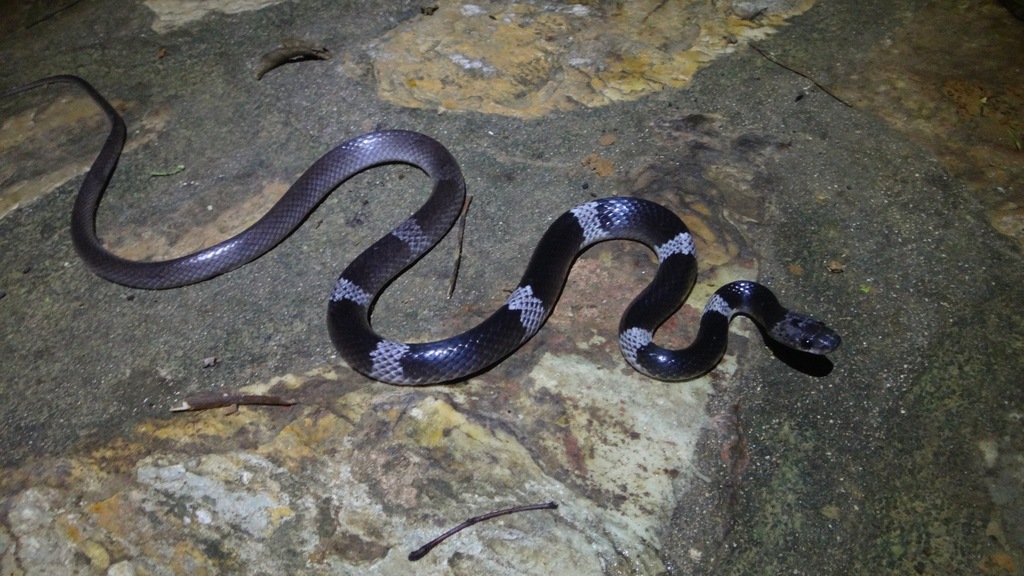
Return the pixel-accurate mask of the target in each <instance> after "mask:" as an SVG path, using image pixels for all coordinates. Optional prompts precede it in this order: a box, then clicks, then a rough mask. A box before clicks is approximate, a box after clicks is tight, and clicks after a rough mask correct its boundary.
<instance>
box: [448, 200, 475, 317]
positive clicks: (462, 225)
mask: <svg viewBox="0 0 1024 576" xmlns="http://www.w3.org/2000/svg"><path fill="white" fill-rule="evenodd" d="M472 203H473V195H472V194H470V195H469V196H466V201H465V202H464V203H463V204H462V214H461V215H460V216H459V235H458V239H457V240H456V243H455V264H454V265H453V267H452V279H451V281H450V282H448V297H449V298H451V297H452V294H454V293H455V282H456V281H458V279H459V266H461V265H462V239H463V238H465V236H466V213H468V212H469V205H470V204H472Z"/></svg>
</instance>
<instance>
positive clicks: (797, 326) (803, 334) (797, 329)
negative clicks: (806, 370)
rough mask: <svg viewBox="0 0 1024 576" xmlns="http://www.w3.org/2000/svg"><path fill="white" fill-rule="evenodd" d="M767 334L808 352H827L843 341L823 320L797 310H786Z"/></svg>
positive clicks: (780, 341) (787, 344)
mask: <svg viewBox="0 0 1024 576" xmlns="http://www.w3.org/2000/svg"><path fill="white" fill-rule="evenodd" d="M768 334H769V335H770V336H771V337H772V338H774V339H775V340H777V341H778V342H779V343H780V344H785V345H786V346H789V347H790V348H793V349H795V350H800V351H801V352H807V353H810V354H828V353H829V352H832V351H834V350H835V349H836V348H839V345H840V344H841V343H842V342H843V339H842V338H840V337H839V334H838V333H836V331H835V330H833V329H831V328H829V327H828V326H826V325H825V323H824V322H821V321H818V320H815V319H814V318H811V317H810V316H807V315H804V314H799V313H797V312H786V315H785V316H783V317H782V319H781V320H779V321H778V322H776V323H775V324H772V325H771V326H770V327H769V328H768Z"/></svg>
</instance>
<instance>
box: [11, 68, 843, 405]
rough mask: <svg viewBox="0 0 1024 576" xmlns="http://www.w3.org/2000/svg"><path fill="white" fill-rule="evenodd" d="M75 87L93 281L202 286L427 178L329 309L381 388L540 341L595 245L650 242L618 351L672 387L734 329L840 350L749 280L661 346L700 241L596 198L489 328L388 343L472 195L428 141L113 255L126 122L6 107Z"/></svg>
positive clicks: (78, 209)
mask: <svg viewBox="0 0 1024 576" xmlns="http://www.w3.org/2000/svg"><path fill="white" fill-rule="evenodd" d="M53 83H70V84H73V85H75V86H77V87H78V88H80V89H81V90H83V91H84V92H85V93H86V94H88V95H89V96H90V97H91V99H92V100H93V101H95V102H96V104H97V105H98V106H99V107H100V108H101V109H102V110H103V112H104V113H105V115H106V116H107V118H108V119H109V121H110V125H111V128H110V133H109V134H108V135H107V139H106V141H105V142H104V144H103V146H102V148H101V149H100V151H99V153H98V154H97V156H96V159H95V160H94V161H93V163H92V165H91V166H90V167H89V169H88V171H87V172H86V174H85V178H84V180H83V181H82V184H81V187H80V189H79V192H78V194H77V196H76V197H75V201H74V207H73V208H72V212H71V227H70V229H71V239H72V244H73V246H74V248H75V251H76V252H77V253H78V255H79V257H80V258H81V260H82V261H83V262H84V263H85V265H86V266H87V267H88V268H89V269H91V270H92V271H93V272H94V273H96V274H97V275H99V276H100V277H102V278H105V279H107V280H109V281H111V282H115V283H117V284H121V285H124V286H128V287H132V288H140V289H153V290H156V289H167V288H175V287H180V286H185V285H189V284H194V283H197V282H202V281H204V280H208V279H210V278H213V277H215V276H218V275H220V274H224V273H226V272H229V271H231V270H234V269H236V268H238V267H240V266H243V265H245V264H248V263H250V262H252V261H253V260H255V259H257V258H259V257H260V256H261V255H263V254H265V253H267V252H268V251H270V250H271V249H273V248H274V247H275V246H277V245H278V244H279V243H281V242H282V241H283V240H284V239H285V238H287V237H288V236H289V235H290V234H291V233H292V232H293V231H294V230H296V229H297V228H298V227H299V226H300V225H301V224H302V222H303V221H305V219H306V218H307V217H308V216H309V214H310V213H311V212H312V211H313V210H314V209H316V207H317V206H318V205H319V204H320V203H321V201H323V199H324V198H325V197H326V196H327V195H328V194H330V193H331V192H332V191H333V190H334V189H335V188H337V187H338V186H339V185H340V184H341V183H342V182H344V181H345V180H347V179H349V178H351V177H352V176H353V175H355V174H358V173H360V172H363V171H365V170H368V169H370V168H373V167H376V166H381V165H384V164H393V163H402V164H408V165H411V166H414V167H416V168H419V169H420V170H422V171H423V172H424V173H425V174H426V175H427V176H428V177H429V178H430V180H431V183H432V190H431V193H430V196H429V197H428V198H427V199H426V201H425V202H424V203H423V205H422V206H421V207H420V208H418V209H417V210H416V211H415V212H414V213H413V214H412V215H411V216H409V217H408V218H406V219H405V220H404V221H403V222H401V223H400V224H399V225H398V226H397V227H396V228H395V229H393V230H392V231H391V232H389V233H388V234H386V235H385V236H383V237H382V238H380V239H379V240H377V241H376V242H374V243H373V244H372V245H371V246H369V247H368V248H366V250H365V251H363V252H362V253H361V254H359V255H358V256H356V258H355V259H354V260H353V261H352V263H351V264H349V265H348V267H346V268H345V269H344V271H343V272H342V273H341V275H340V276H339V277H338V279H337V281H336V282H335V283H334V286H333V288H332V290H331V293H330V298H329V301H328V305H327V326H328V331H329V333H330V337H331V340H332V342H333V343H334V345H335V346H336V348H337V349H338V351H339V353H340V355H341V357H342V359H343V360H344V361H345V362H346V363H347V364H348V365H349V366H350V367H351V368H353V369H355V370H357V371H358V372H360V373H362V374H364V375H366V376H368V377H370V378H372V379H375V380H379V381H383V382H387V383H391V384H396V385H413V386H415V385H425V384H438V383H448V382H456V381H462V380H465V379H467V378H469V377H471V376H475V375H477V374H480V373H482V372H484V371H486V370H488V369H490V368H492V367H493V366H495V365H496V364H498V363H500V362H501V361H502V360H504V359H505V358H506V357H508V356H510V355H511V354H512V353H513V352H515V351H516V350H517V349H518V348H519V347H520V346H522V345H523V344H524V343H525V342H526V341H527V340H529V339H530V338H531V337H532V336H533V335H534V334H536V333H537V332H538V331H539V330H540V328H541V326H543V324H544V322H545V321H546V320H547V318H548V316H549V315H550V314H551V312H552V310H553V309H554V307H555V304H556V302H557V301H558V299H559V296H560V295H561V292H562V289H563V288H564V285H565V281H566V278H567V276H568V274H569V270H570V269H571V267H572V265H573V263H574V262H575V261H576V259H577V257H578V256H579V254H580V253H581V252H583V251H584V250H585V249H586V248H588V247H589V246H591V245H593V244H595V243H598V242H603V241H606V240H614V239H625V240H633V241H637V242H640V243H642V244H644V245H646V246H647V247H649V248H650V249H652V250H653V251H654V254H655V255H656V256H657V260H658V267H657V271H656V273H655V275H654V278H653V279H652V280H651V281H650V283H649V284H648V285H647V286H646V287H645V288H644V289H643V290H642V291H641V292H640V294H639V295H638V296H636V298H635V299H634V300H633V301H632V303H630V304H629V306H628V307H627V308H626V310H625V312H624V313H623V315H622V317H621V320H620V323H619V334H618V336H619V345H620V348H621V350H622V354H623V356H624V357H625V359H626V361H627V362H628V363H629V364H630V365H631V366H632V367H633V368H635V369H636V370H637V371H639V372H640V373H642V374H645V375H647V376H650V377H652V378H656V379H659V380H667V381H678V380H688V379H692V378H696V377H699V376H702V375H704V374H706V373H708V372H710V371H711V370H713V369H714V367H715V366H716V365H717V364H718V362H719V361H720V360H721V358H722V357H723V355H724V354H725V352H726V349H727V340H728V333H729V324H730V322H731V320H732V319H733V317H735V316H736V315H744V316H747V317H749V318H751V319H752V320H753V321H754V322H755V323H756V324H757V325H758V326H759V327H760V328H761V330H762V331H763V333H764V334H765V335H767V337H769V338H771V339H773V340H775V341H777V342H778V343H779V344H782V345H783V346H786V347H789V348H793V349H795V350H797V351H800V352H803V353H808V354H813V355H823V354H828V353H831V352H832V351H834V350H836V349H837V348H838V347H839V345H840V343H841V338H840V336H839V334H838V333H837V332H836V331H835V330H833V329H831V328H830V327H829V326H828V325H826V324H825V323H823V322H821V321H819V320H816V319H814V318H812V317H811V316H808V315H806V314H802V313H798V312H793V311H791V310H789V309H787V308H785V307H783V306H782V305H781V304H780V303H779V300H778V299H777V298H776V296H775V295H774V294H773V293H772V291H771V290H770V289H769V288H767V287H766V286H764V285H762V284H759V283H757V282H753V281H747V280H740V281H735V282H731V283H728V284H726V285H724V286H722V287H720V288H718V289H717V290H716V291H715V292H714V293H713V294H712V296H711V297H710V298H709V300H708V302H707V304H706V305H705V307H704V310H703V312H702V314H701V317H700V324H699V326H698V329H697V335H696V336H695V337H694V339H693V341H692V342H691V343H690V345H689V346H687V347H685V348H683V349H678V350H670V349H666V348H663V347H661V346H659V345H658V344H656V343H655V342H654V334H655V331H656V330H657V329H658V327H659V326H661V324H663V323H664V322H665V321H666V320H667V319H668V318H669V317H670V316H671V315H672V314H674V313H675V312H676V310H678V309H679V307H680V306H682V304H683V302H684V301H685V300H686V299H687V298H688V296H689V293H690V291H691V290H692V288H693V285H694V283H695V281H696V277H697V260H696V251H695V248H694V238H693V236H692V235H691V234H690V232H689V230H688V229H687V227H686V225H685V224H684V223H683V222H682V220H681V219H680V218H679V217H678V216H677V215H676V214H675V213H674V212H672V211H671V210H669V209H668V208H666V207H664V206H662V205H660V204H657V203H655V202H651V201H648V200H645V199H642V198H630V197H618V196H615V197H608V198H600V199H596V200H592V201H589V202H586V203H583V204H580V205H579V206H576V207H575V208H572V209H571V210H569V211H568V212H565V213H564V214H562V215H561V216H559V217H558V218H557V219H555V220H554V222H552V223H551V224H550V226H549V227H548V229H547V231H546V232H545V233H544V234H543V235H542V237H541V239H540V241H539V242H538V243H537V246H536V248H535V249H534V252H533V255H532V256H531V258H530V260H529V263H528V264H527V267H526V271H525V272H524V273H523V277H522V279H521V280H520V281H519V284H518V285H517V286H516V287H515V288H514V289H513V290H512V292H511V294H510V295H509V296H508V299H507V300H506V302H505V303H504V304H503V305H502V306H501V307H500V308H498V310H497V311H495V312H494V313H493V314H491V316H490V317H488V318H487V319H485V320H483V321H482V322H481V323H479V324H478V325H477V326H475V327H473V328H471V329H469V330H467V331H465V332H463V333H461V334H458V335H455V336H452V337H449V338H445V339H442V340H438V341H436V342H422V343H408V342H400V341H396V340H391V339H388V338H385V337H383V336H381V335H380V334H378V333H377V332H376V331H375V330H374V329H373V327H372V326H371V322H370V319H371V314H372V311H373V307H374V303H375V301H376V300H377V298H378V297H379V296H380V295H381V293H382V292H383V291H384V289H385V288H386V287H387V286H388V284H389V283H390V282H391V281H392V280H394V279H395V278H397V277H398V276H399V275H401V274H402V273H403V272H404V271H405V270H406V269H408V268H409V267H410V266H411V265H412V264H413V263H415V262H416V261H417V260H418V259H419V258H421V257H422V256H423V255H424V254H426V253H427V252H429V251H430V250H431V249H433V247H434V246H435V245H436V244H437V243H438V242H439V241H440V240H441V239H442V238H443V237H444V236H445V235H446V234H447V233H448V231H449V230H450V229H451V228H452V226H453V225H454V223H455V222H456V221H457V219H458V217H459V214H460V212H461V211H462V206H463V202H464V198H465V194H466V185H465V180H464V179H463V176H462V171H461V169H460V167H459V164H458V162H457V161H456V160H455V158H454V157H453V156H452V154H451V153H450V152H449V151H448V150H447V149H446V148H445V147H444V146H443V145H442V144H440V143H439V142H437V141H436V140H434V139H432V138H430V137H428V136H426V135H424V134H420V133H417V132H411V131H404V130H384V131H376V132H371V133H369V134H364V135H362V136H358V137H356V138H352V139H351V140H348V141H346V142H343V143H342V144H340V145H338V146H336V147H335V148H333V149H331V150H330V151H329V152H327V153H326V154H324V155H323V156H322V157H320V158H319V159H318V160H316V162H314V163H313V164H312V165H311V166H310V167H309V168H308V169H306V171H305V172H303V174H302V175H301V176H300V177H299V178H298V179H297V180H296V181H295V182H294V184H292V185H291V187H290V188H289V189H288V190H287V192H285V194H284V195H283V196H282V197H281V198H280V200H279V201H278V202H277V203H276V204H275V205H274V206H273V207H271V208H270V209H269V210H268V211H267V212H266V214H264V215H263V216H262V217H261V218H260V219H259V220H258V221H257V222H255V223H254V224H252V225H251V226H250V227H248V228H246V229H245V230H243V231H242V232H240V233H238V234H237V235H235V236H232V237H230V238H228V239H226V240H223V241H221V242H220V243H218V244H215V245H213V246H210V247H208V248H204V249H201V250H198V251H196V252H194V253H192V254H188V255H185V256H181V257H177V258H173V259H169V260H163V261H134V260H128V259H125V258H122V257H120V256H117V255H116V254H113V253H112V252H110V251H109V250H107V249H106V248H105V247H104V246H103V244H102V242H101V241H100V239H99V238H98V237H97V234H96V211H97V208H98V206H99V204H100V200H101V198H102V196H103V193H104V191H105V190H106V188H107V185H108V184H109V182H110V179H111V177H112V176H113V174H114V170H115V168H116V166H117V162H118V160H119V158H120V155H121V151H122V149H123V147H124V144H125V139H126V129H125V122H124V120H123V119H122V117H121V115H120V114H119V113H118V111H117V110H116V109H115V108H114V107H113V106H112V105H111V104H110V103H109V102H108V101H107V100H106V99H105V98H104V97H103V96H102V95H101V94H100V93H99V92H98V91H97V90H96V89H95V88H93V86H92V85H91V84H89V83H88V82H87V81H85V80H84V79H82V78H79V77H77V76H71V75H61V76H51V77H47V78H42V79H39V80H36V81H33V82H30V83H28V84H24V85H22V86H18V87H16V88H12V89H10V90H7V91H6V92H4V93H3V94H0V98H6V97H9V96H12V95H14V94H18V93H21V92H24V91H26V90H30V89H33V88H36V87H39V86H43V85H47V84H53Z"/></svg>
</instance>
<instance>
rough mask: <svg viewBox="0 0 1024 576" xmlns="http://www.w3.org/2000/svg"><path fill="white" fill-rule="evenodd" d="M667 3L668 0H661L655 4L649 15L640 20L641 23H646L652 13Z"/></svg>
mask: <svg viewBox="0 0 1024 576" xmlns="http://www.w3.org/2000/svg"><path fill="white" fill-rule="evenodd" d="M665 4H668V0H661V2H658V5H657V6H655V7H654V8H653V9H651V11H650V12H648V13H647V15H646V16H644V17H643V19H642V20H640V23H641V24H646V23H647V19H648V18H650V17H651V15H653V14H654V13H655V12H657V11H658V10H661V9H662V8H664V7H665Z"/></svg>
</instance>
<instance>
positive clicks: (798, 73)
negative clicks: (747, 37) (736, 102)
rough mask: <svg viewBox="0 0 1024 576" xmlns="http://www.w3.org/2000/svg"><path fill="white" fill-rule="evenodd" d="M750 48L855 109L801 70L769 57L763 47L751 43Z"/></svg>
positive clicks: (837, 100)
mask: <svg viewBox="0 0 1024 576" xmlns="http://www.w3.org/2000/svg"><path fill="white" fill-rule="evenodd" d="M750 47H751V48H753V49H754V52H757V53H758V54H760V55H761V57H762V58H764V59H765V60H767V61H769V62H771V63H772V64H775V65H776V66H779V67H780V68H784V69H786V70H789V71H790V72H792V73H793V74H796V75H797V76H799V77H801V78H803V79H804V80H807V81H808V82H810V83H811V84H814V85H815V86H816V87H817V88H818V90H821V91H822V92H824V93H825V94H828V95H829V96H830V97H831V98H832V99H833V100H835V101H836V102H839V103H840V104H842V105H843V106H846V107H847V108H853V104H850V103H849V102H847V101H846V100H843V99H842V98H840V97H839V96H836V95H835V94H834V93H833V92H832V91H830V90H829V89H828V88H825V87H824V86H822V85H821V84H818V82H817V80H815V79H814V78H811V77H810V76H808V75H807V74H804V73H803V72H801V71H799V70H797V69H795V68H793V67H791V66H787V65H786V64H783V63H782V62H779V61H778V60H776V59H775V57H774V56H771V55H769V54H768V52H765V51H764V50H762V49H761V47H759V46H758V45H757V44H754V43H753V42H751V43H750Z"/></svg>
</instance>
